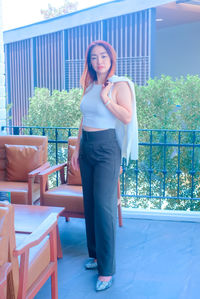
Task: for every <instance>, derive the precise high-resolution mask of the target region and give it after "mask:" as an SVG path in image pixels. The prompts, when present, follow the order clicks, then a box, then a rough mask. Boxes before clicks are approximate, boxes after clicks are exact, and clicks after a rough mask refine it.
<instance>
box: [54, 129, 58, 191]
mask: <svg viewBox="0 0 200 299" xmlns="http://www.w3.org/2000/svg"><path fill="white" fill-rule="evenodd" d="M55 137H56V140H55V141H56V164H58V129H57V128H55ZM56 185H57V186H58V172H56Z"/></svg>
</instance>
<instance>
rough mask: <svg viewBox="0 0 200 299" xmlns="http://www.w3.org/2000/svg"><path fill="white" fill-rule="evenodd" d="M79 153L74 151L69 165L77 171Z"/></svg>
mask: <svg viewBox="0 0 200 299" xmlns="http://www.w3.org/2000/svg"><path fill="white" fill-rule="evenodd" d="M78 157H79V151H78V150H76V149H75V151H74V153H73V155H72V158H71V163H72V167H73V168H74V170H76V171H78V170H79V169H80V167H79V159H78Z"/></svg>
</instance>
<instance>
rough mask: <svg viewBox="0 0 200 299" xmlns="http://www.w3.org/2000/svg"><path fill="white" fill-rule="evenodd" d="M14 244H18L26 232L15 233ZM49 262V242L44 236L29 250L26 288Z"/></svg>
mask: <svg viewBox="0 0 200 299" xmlns="http://www.w3.org/2000/svg"><path fill="white" fill-rule="evenodd" d="M15 236H16V245H17V246H18V245H19V244H20V243H21V242H22V241H23V240H24V238H26V237H27V234H23V233H16V234H15ZM49 263H50V242H49V237H46V238H45V239H44V240H43V241H42V242H41V243H40V244H39V245H37V246H34V247H32V248H31V249H30V251H29V269H28V288H29V287H30V286H31V285H32V284H33V282H34V281H35V280H36V279H37V275H38V273H41V272H42V271H44V270H45V268H46V267H47V266H48V264H49Z"/></svg>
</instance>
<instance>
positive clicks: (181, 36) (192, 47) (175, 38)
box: [154, 22, 200, 78]
mask: <svg viewBox="0 0 200 299" xmlns="http://www.w3.org/2000/svg"><path fill="white" fill-rule="evenodd" d="M154 74H155V76H157V77H160V75H161V74H165V75H170V76H172V77H173V78H176V77H180V76H181V75H183V76H186V75H187V74H190V75H200V23H199V22H198V23H189V24H184V25H179V26H176V27H168V28H165V29H161V30H158V31H157V32H156V47H155V72H154Z"/></svg>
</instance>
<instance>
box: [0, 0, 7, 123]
mask: <svg viewBox="0 0 200 299" xmlns="http://www.w3.org/2000/svg"><path fill="white" fill-rule="evenodd" d="M2 23H3V20H2V0H0V127H1V126H4V125H5V124H6V109H5V75H4V74H5V67H4V50H3V31H2Z"/></svg>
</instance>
